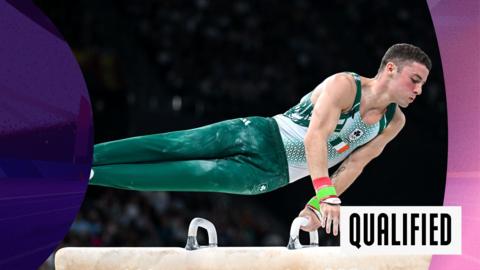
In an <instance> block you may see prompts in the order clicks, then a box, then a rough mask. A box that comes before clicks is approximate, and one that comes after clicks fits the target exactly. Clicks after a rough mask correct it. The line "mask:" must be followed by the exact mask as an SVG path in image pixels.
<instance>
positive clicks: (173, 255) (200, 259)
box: [55, 217, 431, 270]
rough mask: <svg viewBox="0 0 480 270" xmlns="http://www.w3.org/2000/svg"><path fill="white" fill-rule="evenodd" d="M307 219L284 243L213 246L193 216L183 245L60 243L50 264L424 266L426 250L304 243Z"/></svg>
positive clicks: (83, 267) (122, 267)
mask: <svg viewBox="0 0 480 270" xmlns="http://www.w3.org/2000/svg"><path fill="white" fill-rule="evenodd" d="M307 224H308V220H307V219H305V218H302V217H297V218H296V219H295V220H294V221H293V222H292V225H291V228H290V239H289V241H288V245H287V247H218V242H217V232H216V229H215V226H214V225H213V223H211V222H210V221H208V220H206V219H203V218H194V219H193V220H192V221H191V222H190V226H189V228H188V236H187V243H186V246H185V248H166V247H160V248H75V247H67V248H62V249H60V250H58V251H57V253H56V254H55V269H56V270H161V269H165V270H216V269H221V270H249V269H251V270H267V269H268V270H279V269H282V270H287V269H291V270H297V269H311V270H340V269H341V270H361V269H368V270H388V269H395V270H399V269H408V270H427V269H428V268H429V265H430V260H431V256H429V255H395V256H391V255H388V256H387V255H352V254H342V252H341V250H340V247H319V246H318V232H317V231H314V232H310V233H309V237H310V244H309V245H302V244H301V243H300V240H299V232H300V227H301V226H305V225H307ZM198 228H204V229H206V230H207V233H208V245H206V246H200V245H199V244H198V241H197V231H198Z"/></svg>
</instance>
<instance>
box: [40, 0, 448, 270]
mask: <svg viewBox="0 0 480 270" xmlns="http://www.w3.org/2000/svg"><path fill="white" fill-rule="evenodd" d="M35 3H36V4H37V5H38V6H39V7H40V8H41V9H42V10H43V11H44V12H45V13H46V14H47V15H48V16H49V17H50V18H51V20H52V21H53V22H54V24H55V25H56V26H57V28H58V29H59V31H60V32H61V33H62V35H63V36H64V37H65V39H66V40H67V42H68V43H69V44H70V46H71V48H72V50H73V52H74V54H75V57H76V58H77V60H78V62H79V64H80V67H81V69H82V72H83V75H84V77H85V80H86V82H87V86H88V89H89V92H90V97H91V102H92V108H93V114H94V115H93V116H94V124H95V142H96V143H98V142H103V141H108V140H113V139H120V138H124V137H127V136H134V135H143V134H149V133H155V132H165V131H170V130H178V129H186V128H192V127H196V126H200V125H204V124H208V123H212V122H215V121H219V120H224V119H229V118H234V117H241V116H250V115H262V116H271V115H274V114H278V113H282V112H284V111H286V110H287V109H288V108H289V107H291V106H293V105H295V104H296V103H297V102H298V100H299V98H300V97H301V96H303V95H304V94H305V93H307V92H308V91H311V90H312V89H313V88H314V87H315V86H316V85H317V84H318V83H320V82H321V81H322V80H323V79H324V78H325V77H327V76H329V75H331V74H333V73H336V72H341V71H355V72H358V73H360V74H361V75H364V76H368V77H373V76H374V75H375V74H376V71H377V69H378V65H379V63H380V59H381V57H382V55H383V53H384V52H385V50H386V49H387V48H388V47H389V46H390V45H392V44H393V43H397V42H408V43H413V44H415V45H417V46H419V47H421V48H423V49H424V50H425V51H426V52H427V53H428V54H430V56H432V59H434V60H435V61H436V60H437V59H439V57H438V48H437V44H436V40H435V33H434V31H433V28H432V27H433V26H432V22H431V19H430V16H429V13H428V9H427V6H426V3H424V1H367V0H360V1H347V0H341V1H329V2H324V1H313V0H296V1H274V0H262V1H254V0H234V1H210V0H192V1H184V0H181V1H172V0H165V1H155V0H142V1H124V0H117V1H113V0H102V1H74V2H71V1H69V2H65V1H59V0H56V1H47V0H36V1H35ZM435 61H434V68H435V70H434V71H432V74H431V75H430V78H429V82H428V84H427V86H426V87H427V88H428V90H425V91H424V94H423V96H422V99H420V100H418V103H419V104H415V107H416V108H418V109H417V110H415V111H410V112H407V118H409V117H416V118H417V119H419V122H418V123H417V124H415V123H413V126H411V127H410V128H411V130H412V132H414V134H415V131H413V130H414V129H415V128H416V126H415V125H428V128H429V132H431V134H436V135H438V134H440V135H441V136H440V137H441V139H439V140H443V139H444V137H445V136H446V130H444V128H445V127H444V126H442V123H443V122H442V121H443V119H441V117H438V118H439V119H432V118H429V119H427V116H424V115H425V112H430V113H432V114H436V115H440V116H443V115H445V113H446V112H445V109H444V108H445V104H444V102H445V101H444V96H443V95H444V94H443V92H442V91H440V90H442V83H441V81H442V77H441V66H440V63H438V62H435ZM409 114H410V115H409ZM445 119H446V118H445ZM417 135H418V134H417ZM427 135H428V134H427ZM411 136H413V135H411ZM419 136H420V135H419ZM442 136H444V137H442ZM440 143H441V142H440ZM304 185H305V187H302V188H303V189H304V190H308V189H309V188H310V186H309V185H308V183H304ZM306 186H308V188H307V187H306ZM297 195H298V196H296V198H295V199H296V200H297V201H298V202H296V203H294V205H295V206H294V207H293V208H295V209H297V210H300V209H301V206H302V204H304V203H305V202H304V201H306V198H307V197H308V196H305V195H301V194H297ZM277 200H279V201H288V200H287V199H286V198H277ZM347 201H348V200H347ZM277 202H278V201H277ZM284 203H285V202H284ZM271 204H273V203H272V202H269V201H266V200H262V199H261V200H258V199H257V200H251V199H249V198H245V197H241V196H231V195H225V194H205V193H195V194H192V193H168V192H132V191H121V190H113V189H107V188H99V187H89V189H88V192H87V195H86V197H85V201H84V203H83V205H82V208H81V210H80V212H79V214H78V216H77V218H76V220H75V221H74V223H73V224H72V227H71V230H70V233H69V234H68V235H67V237H66V238H65V240H64V242H63V243H62V244H61V246H60V247H62V246H180V247H181V246H184V245H185V241H186V230H187V227H188V223H189V221H190V220H191V219H192V218H193V217H196V216H200V217H205V218H208V219H210V220H212V221H213V222H214V224H215V225H216V227H217V231H218V233H219V244H220V245H227V246H254V245H255V246H259V245H260V246H261V245H269V246H271V245H286V241H287V240H288V239H287V236H288V235H286V234H285V232H287V230H288V226H289V225H290V224H289V222H290V221H291V220H292V219H293V218H294V216H295V214H296V213H294V212H292V211H290V210H289V209H285V211H286V212H287V213H283V214H286V215H283V216H282V210H281V209H280V210H279V211H278V212H277V213H275V212H272V211H270V210H271V206H269V205H271ZM201 235H202V234H201ZM202 237H203V240H204V242H205V235H203V236H202ZM51 264H52V258H50V259H49V260H48V261H47V263H46V264H45V265H44V266H42V269H51V267H52V266H51Z"/></svg>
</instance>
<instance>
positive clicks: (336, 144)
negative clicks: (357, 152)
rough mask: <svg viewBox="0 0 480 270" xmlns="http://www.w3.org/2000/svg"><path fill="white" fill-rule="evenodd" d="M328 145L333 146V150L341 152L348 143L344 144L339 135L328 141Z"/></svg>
mask: <svg viewBox="0 0 480 270" xmlns="http://www.w3.org/2000/svg"><path fill="white" fill-rule="evenodd" d="M330 145H331V146H333V148H334V149H335V151H337V153H339V154H341V153H343V152H345V151H347V150H348V148H349V146H348V144H346V143H345V142H344V141H343V140H342V139H340V138H339V137H337V138H335V139H334V140H333V141H331V142H330Z"/></svg>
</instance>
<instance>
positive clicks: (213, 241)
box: [185, 217, 318, 250]
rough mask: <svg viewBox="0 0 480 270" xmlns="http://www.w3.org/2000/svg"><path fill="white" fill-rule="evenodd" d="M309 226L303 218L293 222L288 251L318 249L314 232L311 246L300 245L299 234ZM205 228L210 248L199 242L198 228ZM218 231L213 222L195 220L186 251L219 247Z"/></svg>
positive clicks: (190, 228)
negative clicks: (303, 227) (304, 227)
mask: <svg viewBox="0 0 480 270" xmlns="http://www.w3.org/2000/svg"><path fill="white" fill-rule="evenodd" d="M307 224H308V220H307V219H306V218H303V217H297V218H296V219H295V220H294V221H293V222H292V226H291V227H290V239H289V240H288V245H287V248H288V249H301V248H307V247H318V232H317V231H312V232H310V245H305V246H303V245H302V244H300V240H299V233H300V228H301V226H306V225H307ZM199 227H201V228H204V229H205V230H207V234H208V246H200V245H199V244H198V241H197V232H198V228H199ZM217 246H218V241H217V230H216V229H215V226H214V225H213V223H212V222H210V221H208V220H206V219H203V218H198V217H197V218H194V219H193V220H192V221H191V222H190V225H189V227H188V237H187V244H186V245H185V249H186V250H197V249H199V248H206V247H217Z"/></svg>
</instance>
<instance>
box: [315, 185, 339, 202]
mask: <svg viewBox="0 0 480 270" xmlns="http://www.w3.org/2000/svg"><path fill="white" fill-rule="evenodd" d="M330 196H337V191H336V190H335V187H334V186H329V187H324V188H321V189H319V190H317V198H318V200H319V201H322V200H324V199H326V198H328V197H330Z"/></svg>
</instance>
